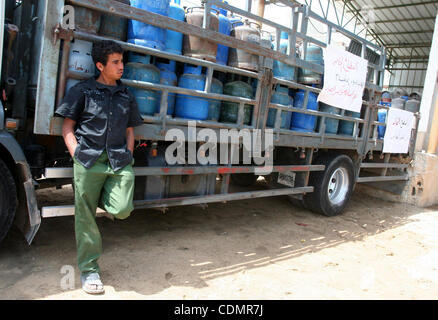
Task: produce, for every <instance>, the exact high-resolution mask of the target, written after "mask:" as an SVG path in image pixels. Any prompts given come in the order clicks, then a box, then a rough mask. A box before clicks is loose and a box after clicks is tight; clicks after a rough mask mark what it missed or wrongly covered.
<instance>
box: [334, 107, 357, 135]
mask: <svg viewBox="0 0 438 320" xmlns="http://www.w3.org/2000/svg"><path fill="white" fill-rule="evenodd" d="M344 115H345V116H347V117H352V118H360V112H353V111H345V114H344ZM354 125H355V124H354V122H351V121H345V120H341V121H339V128H338V134H344V135H347V136H352V135H353V133H354Z"/></svg>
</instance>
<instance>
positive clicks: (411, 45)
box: [385, 42, 432, 49]
mask: <svg viewBox="0 0 438 320" xmlns="http://www.w3.org/2000/svg"><path fill="white" fill-rule="evenodd" d="M431 46H432V43H431V42H422V43H387V44H385V47H386V48H393V49H394V48H395V49H397V48H398V49H404V48H430V47H431Z"/></svg>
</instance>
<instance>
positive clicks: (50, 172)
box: [44, 165, 325, 179]
mask: <svg viewBox="0 0 438 320" xmlns="http://www.w3.org/2000/svg"><path fill="white" fill-rule="evenodd" d="M324 169H325V166H323V165H288V166H286V165H284V166H272V167H260V166H209V165H205V166H175V167H134V173H135V175H136V176H156V175H162V176H171V175H191V174H214V173H216V174H234V173H236V174H237V173H255V174H259V175H263V174H264V173H270V172H288V171H293V172H307V171H322V170H324ZM268 171H269V172H268ZM44 176H45V178H46V179H49V178H50V179H61V178H73V168H46V170H45V173H44Z"/></svg>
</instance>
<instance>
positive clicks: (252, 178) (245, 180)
mask: <svg viewBox="0 0 438 320" xmlns="http://www.w3.org/2000/svg"><path fill="white" fill-rule="evenodd" d="M258 177H259V176H257V175H255V174H254V173H239V174H232V175H231V181H232V182H233V184H235V185H237V186H240V187H250V186H252V185H254V184H255V183H256V181H257V179H258Z"/></svg>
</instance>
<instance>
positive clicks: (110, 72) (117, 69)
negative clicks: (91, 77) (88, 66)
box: [96, 53, 123, 80]
mask: <svg viewBox="0 0 438 320" xmlns="http://www.w3.org/2000/svg"><path fill="white" fill-rule="evenodd" d="M96 66H97V68H98V69H99V71H100V72H101V73H102V74H103V75H104V76H105V77H106V78H107V79H111V80H120V79H121V78H122V76H123V55H122V54H120V53H111V54H110V55H109V56H108V61H107V63H106V65H105V66H104V65H103V64H102V63H100V62H98V63H97V64H96Z"/></svg>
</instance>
